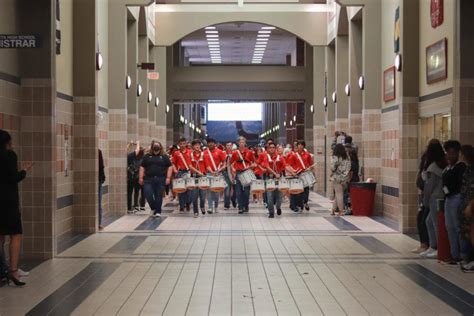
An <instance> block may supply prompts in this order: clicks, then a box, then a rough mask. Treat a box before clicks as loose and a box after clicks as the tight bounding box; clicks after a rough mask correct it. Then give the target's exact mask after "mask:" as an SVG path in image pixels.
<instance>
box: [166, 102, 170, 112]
mask: <svg viewBox="0 0 474 316" xmlns="http://www.w3.org/2000/svg"><path fill="white" fill-rule="evenodd" d="M169 112H170V106H169V104H167V105H166V113H169Z"/></svg>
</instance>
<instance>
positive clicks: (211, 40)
mask: <svg viewBox="0 0 474 316" xmlns="http://www.w3.org/2000/svg"><path fill="white" fill-rule="evenodd" d="M207 41H208V42H218V41H219V39H218V38H208V39H207Z"/></svg>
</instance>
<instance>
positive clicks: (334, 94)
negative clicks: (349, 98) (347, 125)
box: [332, 91, 337, 103]
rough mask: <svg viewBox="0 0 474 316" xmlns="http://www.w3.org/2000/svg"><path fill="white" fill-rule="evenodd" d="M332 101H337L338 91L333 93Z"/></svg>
mask: <svg viewBox="0 0 474 316" xmlns="http://www.w3.org/2000/svg"><path fill="white" fill-rule="evenodd" d="M332 102H334V103H337V94H336V91H334V92H333V93H332Z"/></svg>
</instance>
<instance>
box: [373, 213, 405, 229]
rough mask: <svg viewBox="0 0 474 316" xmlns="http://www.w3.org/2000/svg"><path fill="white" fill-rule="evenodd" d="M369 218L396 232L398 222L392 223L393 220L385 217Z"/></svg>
mask: <svg viewBox="0 0 474 316" xmlns="http://www.w3.org/2000/svg"><path fill="white" fill-rule="evenodd" d="M371 218H372V219H373V220H374V221H376V222H379V223H380V224H383V225H385V226H387V227H388V228H391V229H393V230H396V231H398V222H397V221H394V220H393V219H390V218H387V217H385V216H372V217H371Z"/></svg>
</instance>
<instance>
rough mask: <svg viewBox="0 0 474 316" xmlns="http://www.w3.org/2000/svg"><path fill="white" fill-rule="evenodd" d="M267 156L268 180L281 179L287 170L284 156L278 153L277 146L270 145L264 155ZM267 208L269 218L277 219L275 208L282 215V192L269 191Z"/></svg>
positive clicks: (265, 163)
mask: <svg viewBox="0 0 474 316" xmlns="http://www.w3.org/2000/svg"><path fill="white" fill-rule="evenodd" d="M263 155H264V156H265V162H264V165H265V167H266V168H267V172H266V178H267V179H280V177H281V176H282V175H283V172H284V171H285V168H286V161H285V158H283V156H282V155H280V154H278V153H277V152H276V145H275V144H274V143H269V144H268V147H267V152H266V153H263ZM266 194H267V206H268V212H269V215H268V217H269V218H274V217H275V206H276V209H277V215H281V192H280V191H279V190H278V188H277V189H276V190H274V191H267V192H266Z"/></svg>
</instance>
